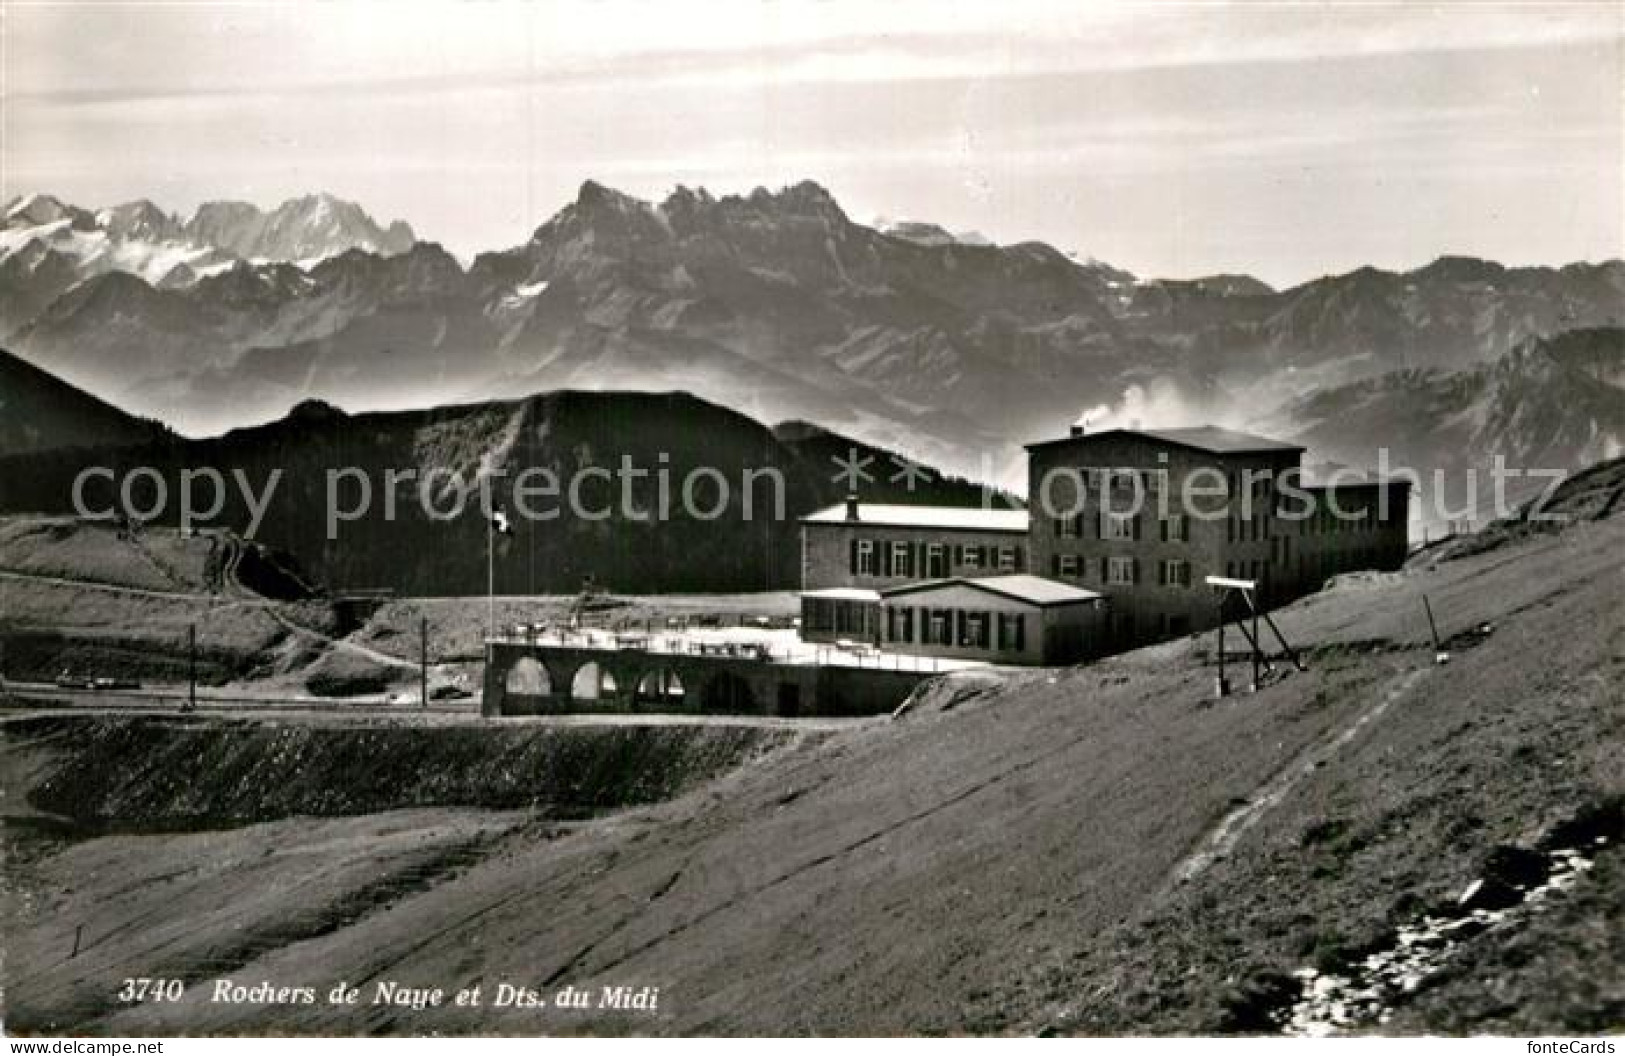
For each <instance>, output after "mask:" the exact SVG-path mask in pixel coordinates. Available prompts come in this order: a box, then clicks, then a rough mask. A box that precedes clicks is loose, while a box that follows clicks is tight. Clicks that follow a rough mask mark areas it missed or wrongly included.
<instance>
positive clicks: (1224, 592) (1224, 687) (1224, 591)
mask: <svg viewBox="0 0 1625 1056" xmlns="http://www.w3.org/2000/svg"><path fill="white" fill-rule="evenodd" d="M1229 597H1230V589H1229V588H1228V587H1224V588H1221V589H1220V590H1219V681H1218V684H1217V685H1216V686H1215V687H1214V690H1213V695H1214V696H1215V697H1227V696H1229V695H1230V684H1229V683H1228V682H1226V681H1225V678H1224V603H1225V599H1227V598H1229Z"/></svg>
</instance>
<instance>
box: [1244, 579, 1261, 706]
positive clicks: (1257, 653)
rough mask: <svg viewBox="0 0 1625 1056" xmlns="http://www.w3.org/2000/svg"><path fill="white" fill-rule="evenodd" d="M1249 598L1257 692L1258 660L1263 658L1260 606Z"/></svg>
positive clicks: (1254, 682)
mask: <svg viewBox="0 0 1625 1056" xmlns="http://www.w3.org/2000/svg"><path fill="white" fill-rule="evenodd" d="M1242 596H1243V597H1246V594H1245V592H1243V594H1242ZM1247 600H1248V602H1249V607H1250V608H1251V609H1252V610H1253V642H1252V645H1253V687H1252V692H1254V693H1257V692H1258V662H1259V660H1261V659H1263V651H1262V650H1261V649H1260V648H1259V645H1258V641H1259V639H1258V606H1257V605H1253V604H1251V602H1252V599H1251V598H1248V599H1247Z"/></svg>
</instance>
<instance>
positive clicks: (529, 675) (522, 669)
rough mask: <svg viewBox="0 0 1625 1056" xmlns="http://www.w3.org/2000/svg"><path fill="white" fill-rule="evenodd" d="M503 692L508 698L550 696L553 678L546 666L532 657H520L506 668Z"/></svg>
mask: <svg viewBox="0 0 1625 1056" xmlns="http://www.w3.org/2000/svg"><path fill="white" fill-rule="evenodd" d="M503 691H504V692H505V693H506V694H507V695H508V696H510V697H548V696H552V695H553V678H552V676H551V675H550V674H549V673H548V670H547V665H546V664H543V663H542V662H541V661H540V660H538V659H536V658H535V657H534V656H522V657H520V658H519V659H518V660H516V661H514V665H513V666H512V667H510V668H508V677H507V678H506V679H505V680H504V682H503Z"/></svg>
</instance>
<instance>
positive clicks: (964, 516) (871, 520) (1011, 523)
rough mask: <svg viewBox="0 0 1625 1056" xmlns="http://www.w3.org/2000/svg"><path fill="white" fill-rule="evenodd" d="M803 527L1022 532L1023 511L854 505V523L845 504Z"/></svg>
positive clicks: (828, 509) (805, 519) (811, 516)
mask: <svg viewBox="0 0 1625 1056" xmlns="http://www.w3.org/2000/svg"><path fill="white" fill-rule="evenodd" d="M801 521H802V523H803V524H867V525H871V526H873V527H879V528H957V529H961V530H963V531H975V532H1025V531H1026V530H1027V521H1028V518H1027V511H1026V510H986V509H982V508H981V507H979V506H905V505H891V504H887V503H877V502H860V503H858V517H857V520H855V521H854V520H851V519H849V518H848V517H847V515H846V503H844V502H842V503H837V504H836V505H834V506H828V507H825V508H824V509H822V510H819V511H818V512H816V513H809V514H808V515H807V516H805V517H803V518H801Z"/></svg>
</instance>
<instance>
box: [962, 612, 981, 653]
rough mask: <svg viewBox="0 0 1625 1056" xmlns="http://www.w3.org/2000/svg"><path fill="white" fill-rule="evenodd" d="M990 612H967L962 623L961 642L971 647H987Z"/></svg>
mask: <svg viewBox="0 0 1625 1056" xmlns="http://www.w3.org/2000/svg"><path fill="white" fill-rule="evenodd" d="M987 625H988V614H987V613H985V612H967V613H965V614H964V620H963V621H962V622H961V623H960V628H961V635H960V639H959V644H960V645H962V646H966V647H968V648H971V649H986V648H987V641H988V636H987V630H988V628H987Z"/></svg>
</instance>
